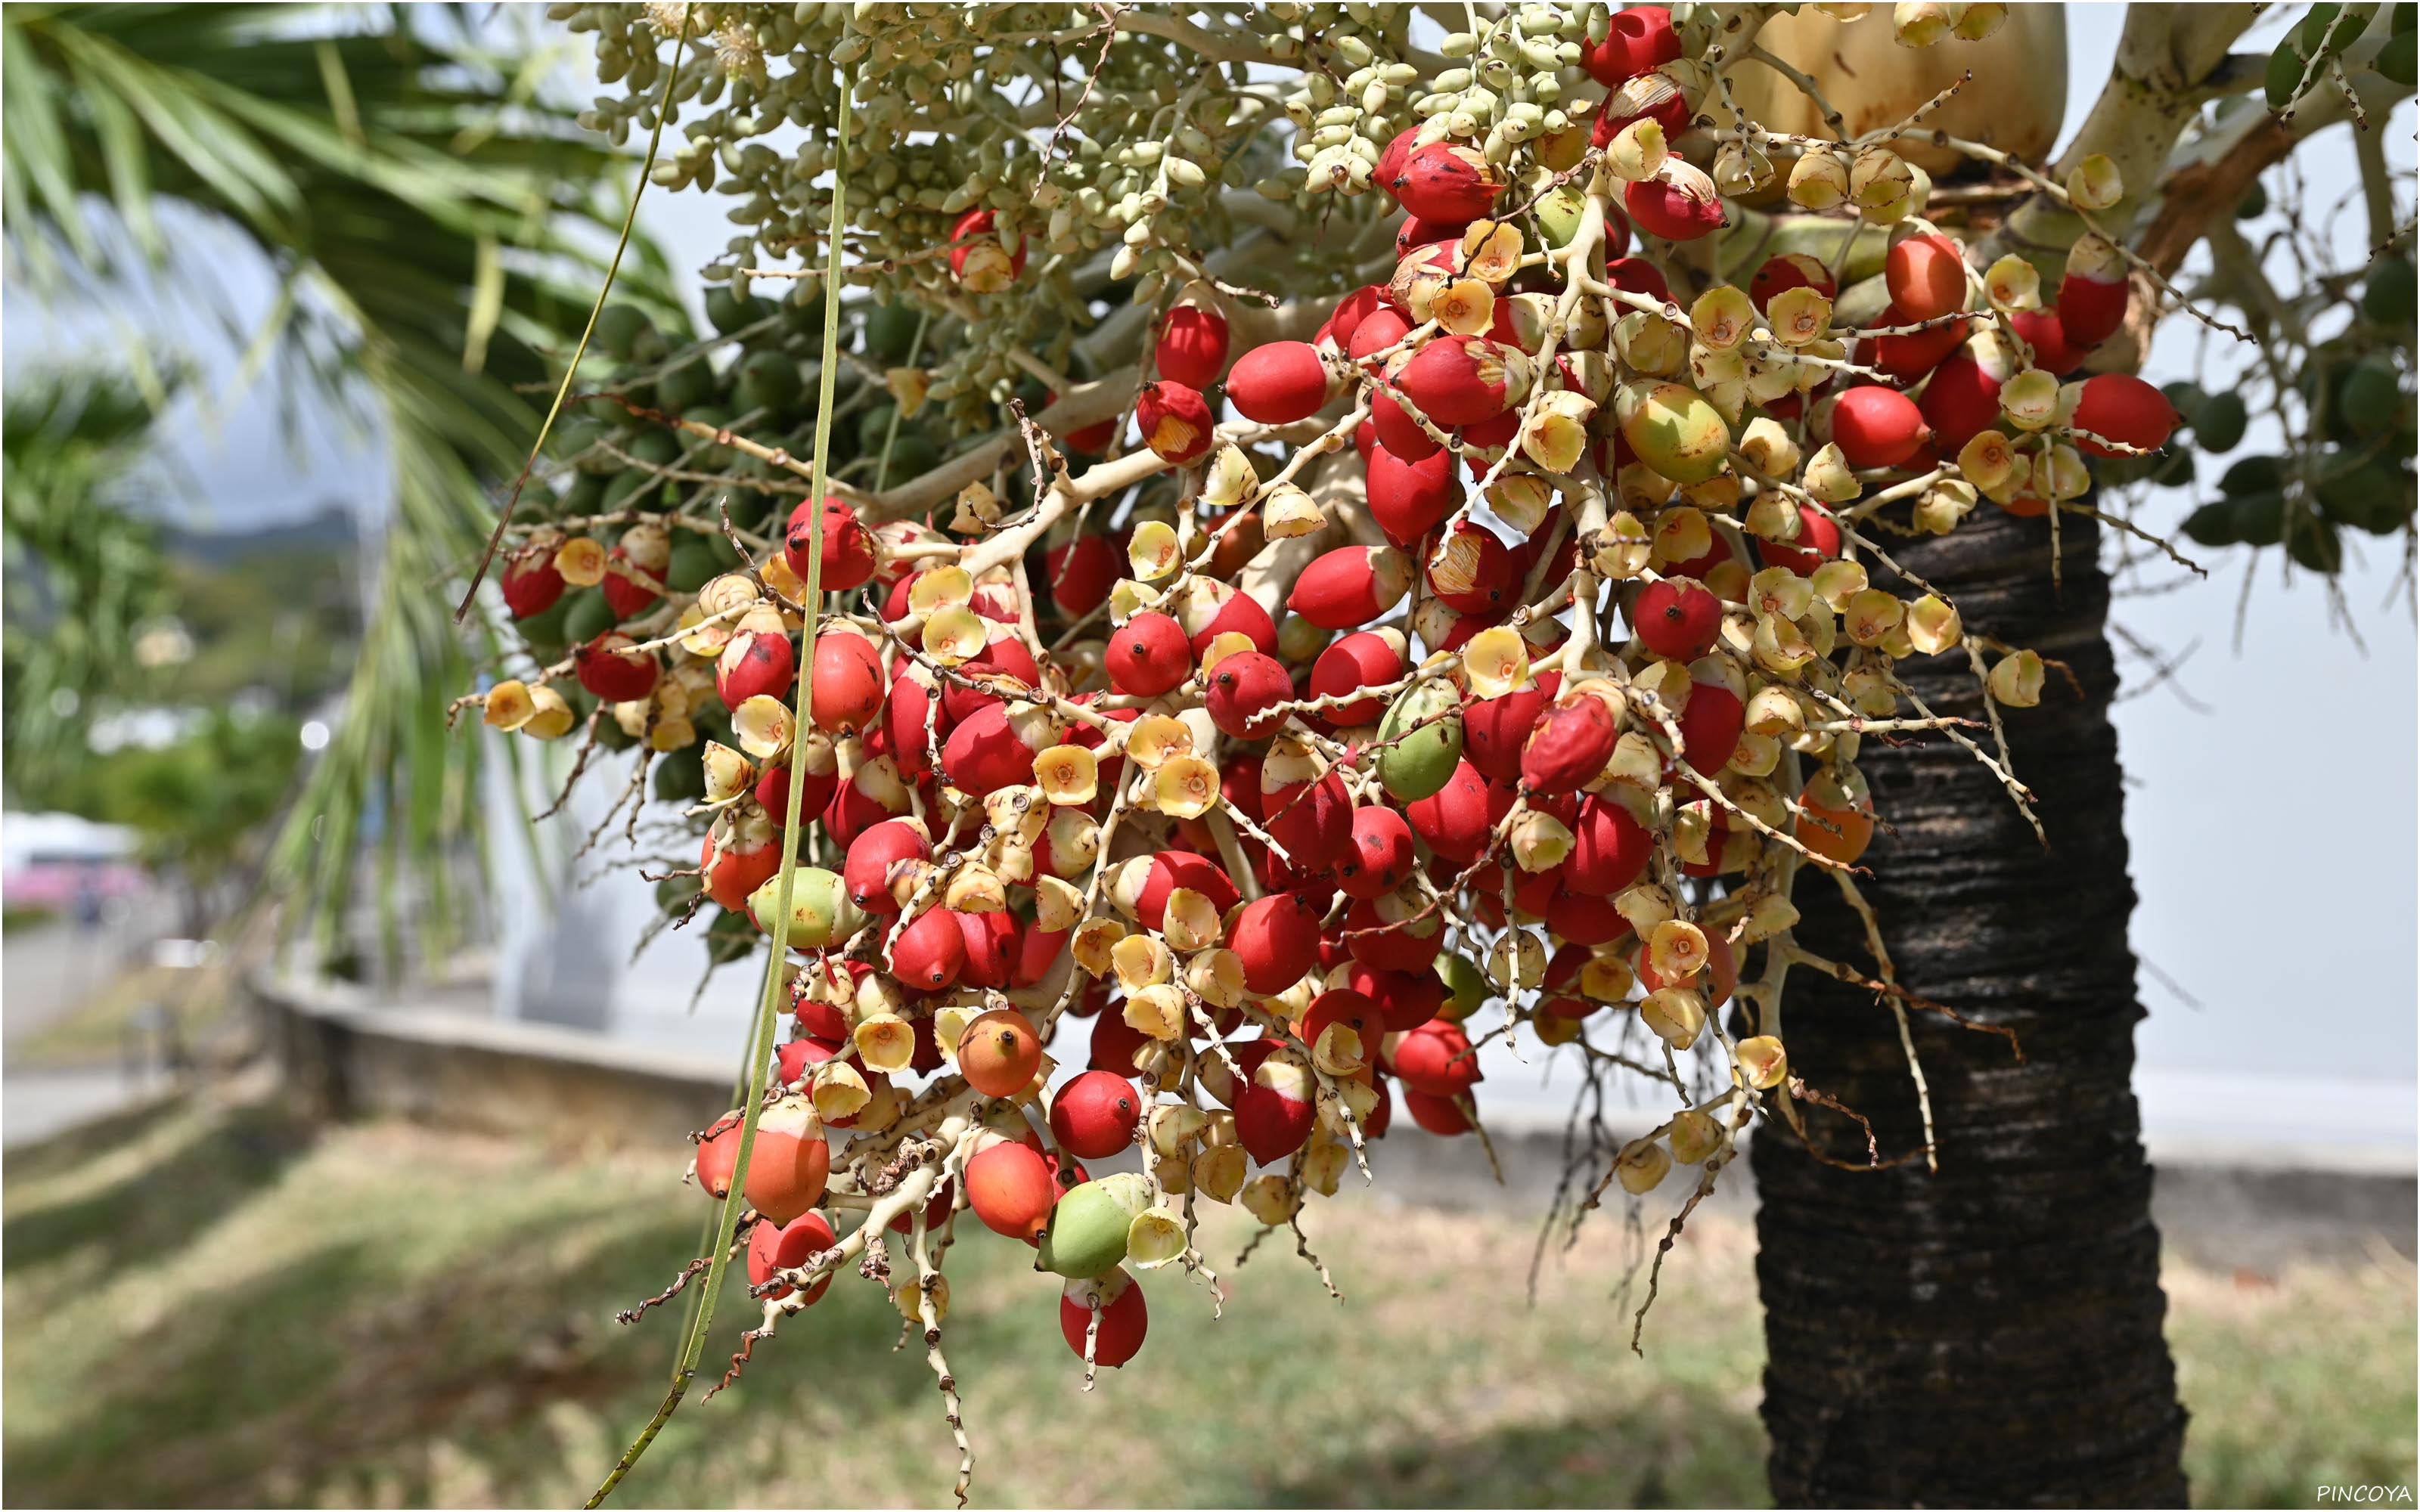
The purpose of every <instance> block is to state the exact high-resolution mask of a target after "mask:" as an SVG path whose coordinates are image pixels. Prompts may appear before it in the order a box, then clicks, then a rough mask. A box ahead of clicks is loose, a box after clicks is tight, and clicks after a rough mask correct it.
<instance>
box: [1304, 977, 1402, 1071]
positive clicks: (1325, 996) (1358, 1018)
mask: <svg viewBox="0 0 2420 1512" xmlns="http://www.w3.org/2000/svg"><path fill="white" fill-rule="evenodd" d="M1339 1024H1342V1025H1343V1026H1345V1027H1346V1028H1348V1029H1351V1030H1352V1031H1353V1032H1354V1034H1356V1035H1357V1036H1358V1037H1359V1039H1360V1041H1361V1054H1362V1057H1363V1058H1364V1059H1365V1060H1375V1059H1377V1057H1378V1041H1380V1040H1383V1039H1385V1038H1386V1035H1387V1018H1386V1015H1385V1014H1384V1013H1383V1012H1381V1011H1379V1008H1378V1005H1377V1004H1376V1003H1375V1002H1374V1001H1373V1000H1372V999H1371V998H1369V997H1368V996H1366V995H1363V994H1361V993H1358V992H1356V991H1354V990H1353V989H1352V988H1350V987H1334V988H1330V989H1329V990H1327V991H1326V992H1324V993H1321V994H1320V995H1318V996H1317V997H1314V998H1312V999H1311V1007H1310V1008H1308V1009H1306V1010H1304V1011H1303V1015H1302V1030H1301V1035H1300V1038H1301V1040H1302V1042H1303V1043H1305V1044H1307V1045H1310V1046H1311V1048H1313V1049H1314V1050H1316V1049H1317V1048H1318V1046H1319V1037H1320V1036H1321V1035H1323V1034H1326V1032H1327V1031H1328V1030H1329V1029H1330V1028H1332V1027H1334V1026H1337V1025H1339Z"/></svg>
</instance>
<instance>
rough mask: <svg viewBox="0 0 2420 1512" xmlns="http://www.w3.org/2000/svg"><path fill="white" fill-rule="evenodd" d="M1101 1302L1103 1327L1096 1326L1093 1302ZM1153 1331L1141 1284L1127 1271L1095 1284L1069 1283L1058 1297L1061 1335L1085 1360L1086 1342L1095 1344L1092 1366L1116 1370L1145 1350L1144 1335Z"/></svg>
mask: <svg viewBox="0 0 2420 1512" xmlns="http://www.w3.org/2000/svg"><path fill="white" fill-rule="evenodd" d="M1095 1298H1097V1299H1099V1302H1100V1306H1099V1308H1098V1309H1097V1310H1098V1312H1099V1314H1100V1319H1101V1320H1100V1323H1099V1325H1098V1326H1097V1327H1096V1326H1094V1322H1093V1315H1094V1311H1095V1309H1094V1305H1093V1302H1094V1299H1095ZM1150 1327H1151V1312H1150V1309H1148V1308H1146V1307H1145V1306H1144V1305H1143V1301H1142V1283H1140V1282H1139V1281H1137V1280H1136V1279H1135V1278H1134V1277H1132V1276H1130V1275H1128V1274H1126V1273H1125V1272H1124V1271H1112V1272H1110V1273H1109V1274H1108V1275H1105V1276H1102V1277H1100V1278H1098V1279H1096V1280H1094V1279H1086V1280H1077V1281H1070V1282H1068V1283H1067V1285H1066V1288H1065V1289H1064V1290H1063V1291H1062V1292H1061V1293H1060V1297H1059V1333H1060V1335H1061V1336H1062V1337H1063V1338H1065V1339H1066V1341H1067V1348H1069V1349H1071V1350H1075V1351H1076V1357H1077V1358H1078V1359H1079V1360H1080V1359H1082V1358H1084V1341H1085V1339H1086V1338H1087V1337H1089V1338H1091V1340H1092V1350H1093V1352H1092V1361H1093V1364H1094V1365H1098V1366H1101V1367H1102V1368H1104V1369H1109V1370H1114V1369H1116V1368H1117V1367H1118V1366H1120V1365H1124V1364H1125V1363H1126V1362H1127V1361H1128V1360H1131V1359H1133V1358H1134V1357H1135V1354H1136V1352H1137V1351H1138V1350H1141V1348H1142V1338H1143V1335H1144V1334H1145V1333H1146V1332H1148V1331H1149V1329H1150Z"/></svg>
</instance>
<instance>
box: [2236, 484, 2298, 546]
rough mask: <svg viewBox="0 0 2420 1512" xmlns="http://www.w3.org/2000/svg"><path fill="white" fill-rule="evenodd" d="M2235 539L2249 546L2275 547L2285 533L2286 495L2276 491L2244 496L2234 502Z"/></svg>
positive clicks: (2268, 490)
mask: <svg viewBox="0 0 2420 1512" xmlns="http://www.w3.org/2000/svg"><path fill="white" fill-rule="evenodd" d="M2230 507H2232V508H2233V509H2234V511H2235V538H2236V539H2237V540H2239V541H2242V543H2243V544H2244V545H2246V546H2275V545H2276V544H2277V540H2278V537H2279V536H2281V535H2283V534H2284V533H2285V530H2286V496H2285V495H2284V494H2283V493H2280V492H2278V491H2277V490H2275V489H2273V488H2272V489H2265V490H2263V491H2261V492H2259V493H2249V494H2243V495H2241V496H2239V497H2237V498H2235V499H2234V500H2232V501H2231V504H2230Z"/></svg>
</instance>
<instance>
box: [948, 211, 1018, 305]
mask: <svg viewBox="0 0 2420 1512" xmlns="http://www.w3.org/2000/svg"><path fill="white" fill-rule="evenodd" d="M999 229H1000V222H999V219H998V218H997V217H996V216H994V215H993V214H992V212H991V211H989V210H969V211H967V212H966V213H965V214H964V215H961V216H959V217H958V222H957V224H955V225H953V226H952V227H950V276H951V277H952V278H954V279H956V280H957V281H958V282H959V283H961V284H963V285H966V286H967V287H968V288H970V289H971V290H973V291H974V292H975V293H977V294H993V293H997V292H999V291H1000V290H1001V289H1004V288H1006V287H1008V285H1011V284H1014V283H1016V280H1017V277H1018V275H1019V274H1021V273H1023V272H1024V271H1025V239H1024V238H1023V237H1019V238H1017V240H1016V251H1015V252H1011V251H1009V250H1008V249H1007V248H1006V247H1003V246H1001V244H1000V236H999Z"/></svg>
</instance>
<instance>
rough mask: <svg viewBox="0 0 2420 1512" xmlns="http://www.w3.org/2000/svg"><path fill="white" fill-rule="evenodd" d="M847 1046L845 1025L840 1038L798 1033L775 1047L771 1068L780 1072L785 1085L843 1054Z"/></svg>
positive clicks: (846, 1028)
mask: <svg viewBox="0 0 2420 1512" xmlns="http://www.w3.org/2000/svg"><path fill="white" fill-rule="evenodd" d="M848 1048H849V1043H848V1027H847V1026H845V1025H843V1026H842V1027H841V1032H840V1038H838V1039H836V1040H827V1039H823V1038H821V1037H819V1036H816V1035H812V1034H805V1035H800V1036H799V1038H797V1039H795V1040H792V1041H787V1042H786V1043H784V1044H782V1045H779V1046H776V1047H775V1049H774V1051H773V1069H774V1070H775V1071H776V1072H780V1074H781V1078H782V1085H783V1086H784V1087H787V1086H789V1085H791V1084H792V1083H794V1082H797V1081H798V1080H799V1078H801V1077H803V1076H805V1075H806V1074H807V1072H810V1071H813V1070H814V1068H815V1067H817V1066H820V1065H822V1064H823V1063H824V1062H825V1061H827V1060H830V1059H832V1058H833V1057H837V1056H840V1055H844V1054H845V1053H846V1052H847V1050H848Z"/></svg>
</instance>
